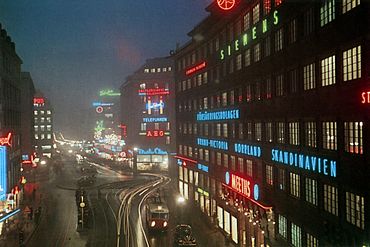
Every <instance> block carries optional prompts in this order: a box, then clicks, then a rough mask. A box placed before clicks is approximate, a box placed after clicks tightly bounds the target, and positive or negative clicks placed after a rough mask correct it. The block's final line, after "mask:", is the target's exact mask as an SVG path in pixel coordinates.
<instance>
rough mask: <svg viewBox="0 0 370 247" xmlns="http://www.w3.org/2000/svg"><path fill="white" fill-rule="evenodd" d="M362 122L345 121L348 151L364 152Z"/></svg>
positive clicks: (345, 140)
mask: <svg viewBox="0 0 370 247" xmlns="http://www.w3.org/2000/svg"><path fill="white" fill-rule="evenodd" d="M362 126H363V123H362V122H344V149H345V151H346V152H349V153H355V154H362V153H363V149H362Z"/></svg>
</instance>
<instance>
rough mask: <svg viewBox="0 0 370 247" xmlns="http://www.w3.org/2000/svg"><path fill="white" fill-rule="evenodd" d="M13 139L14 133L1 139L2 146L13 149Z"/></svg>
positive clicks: (0, 144)
mask: <svg viewBox="0 0 370 247" xmlns="http://www.w3.org/2000/svg"><path fill="white" fill-rule="evenodd" d="M11 138H12V133H11V132H9V133H8V135H7V136H6V137H1V138H0V146H8V147H11V146H12V144H11V142H10V139H11Z"/></svg>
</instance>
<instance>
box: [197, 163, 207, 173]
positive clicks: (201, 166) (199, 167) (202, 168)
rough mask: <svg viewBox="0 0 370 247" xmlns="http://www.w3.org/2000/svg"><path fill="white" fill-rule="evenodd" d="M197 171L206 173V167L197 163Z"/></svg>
mask: <svg viewBox="0 0 370 247" xmlns="http://www.w3.org/2000/svg"><path fill="white" fill-rule="evenodd" d="M197 166H198V169H199V170H201V171H204V172H208V166H206V165H203V164H200V163H198V165H197Z"/></svg>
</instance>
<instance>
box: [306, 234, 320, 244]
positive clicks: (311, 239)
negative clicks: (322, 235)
mask: <svg viewBox="0 0 370 247" xmlns="http://www.w3.org/2000/svg"><path fill="white" fill-rule="evenodd" d="M306 236H307V247H319V240H318V239H317V238H315V237H314V236H312V235H311V234H309V233H307V235H306Z"/></svg>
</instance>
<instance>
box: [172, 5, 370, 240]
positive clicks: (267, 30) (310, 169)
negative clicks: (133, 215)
mask: <svg viewBox="0 0 370 247" xmlns="http://www.w3.org/2000/svg"><path fill="white" fill-rule="evenodd" d="M218 3H219V4H220V5H218ZM369 7H370V6H369V3H368V2H365V1H360V0H354V1H352V0H340V1H335V0H322V1H289V0H275V1H274V0H254V1H214V2H213V3H212V4H210V5H209V6H208V7H207V9H206V10H207V11H208V12H209V13H210V14H209V16H208V17H207V18H205V19H204V20H203V21H202V22H201V23H199V24H198V25H197V26H196V27H195V28H194V29H193V30H191V32H190V33H189V36H190V37H191V40H190V41H189V42H188V43H187V44H186V45H184V46H183V47H181V48H180V49H178V50H177V51H176V52H175V55H174V57H175V81H176V120H177V153H178V155H177V156H176V161H177V164H178V180H179V190H180V193H181V194H183V196H184V197H185V198H186V199H188V200H189V203H191V204H192V205H195V207H197V208H199V209H200V210H201V211H203V212H204V216H205V218H206V219H208V220H209V222H213V223H214V224H216V225H217V226H218V227H219V228H220V230H221V231H222V232H224V234H225V236H227V237H228V238H230V240H231V242H232V243H233V244H234V245H235V246H263V245H264V246H368V245H369V243H370V217H369V215H370V210H369V203H370V201H369V199H370V197H369V193H368V191H369V183H368V174H369V165H368V164H369V157H370V156H369V153H370V146H369V140H370V136H369V135H370V131H369V125H370V122H369V107H370V105H369V104H370V92H369V91H370V89H369V87H370V78H369V73H368V71H369V67H370V45H369V37H370V36H369V34H370V29H369V26H370V25H369V24H370V23H369V21H370V18H369V16H370V8H369Z"/></svg>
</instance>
